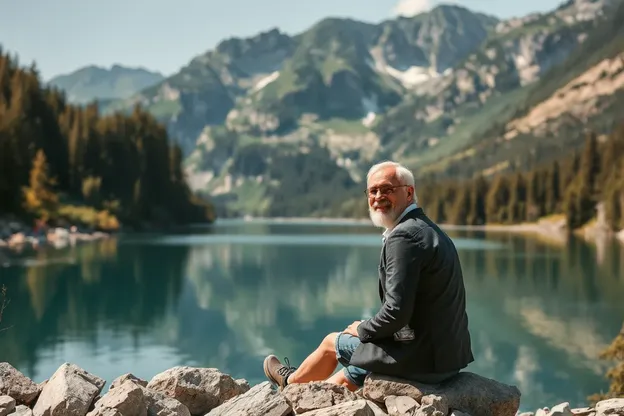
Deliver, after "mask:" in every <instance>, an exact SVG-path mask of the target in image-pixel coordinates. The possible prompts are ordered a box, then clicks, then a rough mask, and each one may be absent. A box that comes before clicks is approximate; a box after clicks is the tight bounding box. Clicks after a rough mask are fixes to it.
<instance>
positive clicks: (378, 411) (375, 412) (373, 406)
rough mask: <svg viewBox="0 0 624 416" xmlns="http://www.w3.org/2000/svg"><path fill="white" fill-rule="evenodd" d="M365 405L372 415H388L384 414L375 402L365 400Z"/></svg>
mask: <svg viewBox="0 0 624 416" xmlns="http://www.w3.org/2000/svg"><path fill="white" fill-rule="evenodd" d="M358 400H360V399H359V398H358ZM365 400H366V399H365ZM366 403H367V404H368V407H370V408H371V410H372V411H373V415H375V416H388V413H386V412H385V411H384V410H383V409H382V408H381V407H379V406H378V405H377V404H376V403H375V402H371V401H370V400H366Z"/></svg>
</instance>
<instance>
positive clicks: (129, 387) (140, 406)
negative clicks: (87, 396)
mask: <svg viewBox="0 0 624 416" xmlns="http://www.w3.org/2000/svg"><path fill="white" fill-rule="evenodd" d="M115 413H120V414H122V415H123V416H147V405H146V403H145V399H144V396H143V390H141V386H139V385H137V384H135V383H133V382H132V381H131V380H127V381H126V382H124V383H123V384H121V385H119V386H116V388H114V389H109V391H108V393H106V394H105V395H104V396H102V398H100V400H98V401H97V402H96V403H95V407H94V409H93V410H92V411H91V412H89V413H87V416H101V415H105V414H115Z"/></svg>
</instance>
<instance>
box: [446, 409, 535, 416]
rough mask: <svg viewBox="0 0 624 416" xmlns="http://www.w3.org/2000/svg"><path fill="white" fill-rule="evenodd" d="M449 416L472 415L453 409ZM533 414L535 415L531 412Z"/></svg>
mask: <svg viewBox="0 0 624 416" xmlns="http://www.w3.org/2000/svg"><path fill="white" fill-rule="evenodd" d="M449 416H470V415H469V414H468V413H464V412H460V411H459V410H453V411H452V412H451V413H450V414H449ZM531 416H533V415H532V414H531Z"/></svg>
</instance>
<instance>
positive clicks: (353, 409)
mask: <svg viewBox="0 0 624 416" xmlns="http://www.w3.org/2000/svg"><path fill="white" fill-rule="evenodd" d="M304 414H305V415H306V416H375V413H374V412H373V409H371V407H370V406H369V405H368V403H367V402H366V400H356V401H353V402H344V403H340V404H337V405H335V406H332V407H325V408H323V409H318V410H312V411H311V412H306V413H304Z"/></svg>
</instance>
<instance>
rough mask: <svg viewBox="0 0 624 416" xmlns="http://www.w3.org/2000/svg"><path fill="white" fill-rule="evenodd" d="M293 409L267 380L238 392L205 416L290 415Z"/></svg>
mask: <svg viewBox="0 0 624 416" xmlns="http://www.w3.org/2000/svg"><path fill="white" fill-rule="evenodd" d="M293 414H294V413H293V410H292V408H291V407H290V405H289V404H288V402H287V401H286V399H285V398H284V397H283V396H282V395H280V394H278V393H277V392H276V391H275V390H273V388H271V384H270V383H269V382H268V381H265V382H263V383H260V384H258V385H256V386H254V387H253V388H251V389H250V390H249V391H247V392H246V393H243V394H240V395H238V396H236V397H233V398H232V399H230V400H228V401H227V402H225V403H223V404H222V405H220V406H219V407H216V408H214V409H212V410H211V411H210V412H209V413H208V414H207V415H206V416H290V415H293Z"/></svg>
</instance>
